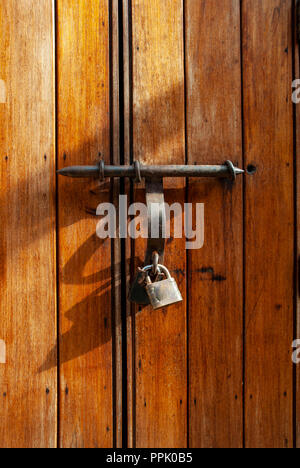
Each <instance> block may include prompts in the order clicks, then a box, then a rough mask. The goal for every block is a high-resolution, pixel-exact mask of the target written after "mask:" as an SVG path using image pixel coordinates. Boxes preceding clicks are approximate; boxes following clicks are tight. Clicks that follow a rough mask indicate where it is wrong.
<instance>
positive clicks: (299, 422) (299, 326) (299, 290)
mask: <svg viewBox="0 0 300 468" xmlns="http://www.w3.org/2000/svg"><path fill="white" fill-rule="evenodd" d="M295 31H296V28H295ZM295 39H296V43H295V79H300V48H299V43H298V41H297V38H295ZM298 89H299V87H298ZM293 91H295V89H293ZM298 96H299V94H298ZM295 118H296V152H295V156H296V174H295V176H296V196H297V198H296V211H297V246H296V250H297V251H296V262H297V279H296V337H295V339H297V340H300V103H298V104H297V105H296V113H295ZM298 349H299V346H298ZM298 356H299V354H298ZM295 399H296V406H295V410H296V415H295V416H294V417H295V421H296V434H295V436H296V437H295V439H296V448H300V365H299V364H298V365H297V367H296V395H295Z"/></svg>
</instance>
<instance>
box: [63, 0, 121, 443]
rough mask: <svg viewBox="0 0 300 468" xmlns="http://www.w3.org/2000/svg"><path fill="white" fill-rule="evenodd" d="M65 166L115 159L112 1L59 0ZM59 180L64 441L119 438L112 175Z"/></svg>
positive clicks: (92, 441) (100, 440)
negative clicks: (107, 234)
mask: <svg viewBox="0 0 300 468" xmlns="http://www.w3.org/2000/svg"><path fill="white" fill-rule="evenodd" d="M57 8H58V10H57V15H58V32H57V43H58V44H57V47H58V153H59V154H58V157H59V167H63V166H66V165H68V166H69V165H76V164H91V163H93V162H94V161H95V160H96V159H97V157H98V155H99V154H100V153H101V156H102V157H103V158H104V159H105V161H106V163H109V161H110V157H111V156H110V99H109V93H110V86H109V2H108V0H105V1H102V2H99V1H98V0H89V1H86V0H79V1H77V2H74V1H72V0H58V2H57ZM96 184H97V183H96V182H91V183H90V182H89V181H87V180H83V181H82V180H77V181H76V180H75V181H74V180H60V183H59V228H60V231H59V284H60V295H59V308H60V365H61V373H60V400H61V403H60V443H61V446H62V447H85V448H89V447H101V448H103V447H105V448H106V447H112V446H113V388H112V383H113V374H112V372H113V371H112V366H113V357H112V352H113V346H112V333H113V332H112V321H111V301H112V298H111V280H112V265H111V260H112V259H111V254H112V251H111V240H110V239H107V240H105V241H101V240H100V239H99V238H98V237H97V236H96V223H97V221H98V220H97V219H96V218H95V217H93V215H91V214H89V213H93V212H95V209H96V207H97V205H98V204H99V203H103V202H108V201H110V194H111V190H110V183H109V182H107V183H105V184H102V185H101V187H100V188H99V187H98V188H97V187H95V186H96Z"/></svg>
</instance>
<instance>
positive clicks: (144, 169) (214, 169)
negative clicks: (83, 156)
mask: <svg viewBox="0 0 300 468" xmlns="http://www.w3.org/2000/svg"><path fill="white" fill-rule="evenodd" d="M57 172H58V174H60V175H62V176H66V177H74V178H100V179H101V180H103V179H105V178H114V177H129V178H131V179H134V180H135V182H141V179H163V178H165V177H171V178H173V177H183V178H190V177H194V178H198V177H199V178H201V177H211V178H216V179H231V180H235V179H236V176H237V175H239V174H243V173H244V171H243V170H242V169H239V168H237V167H234V165H233V163H232V162H231V161H226V163H225V164H223V165H221V166H192V165H190V166H188V165H186V166H175V165H174V166H144V165H142V164H140V163H139V162H138V161H137V162H135V163H134V164H133V165H132V166H106V165H105V164H104V161H100V163H99V164H98V165H97V166H72V167H65V168H64V169H61V170H59V171H57Z"/></svg>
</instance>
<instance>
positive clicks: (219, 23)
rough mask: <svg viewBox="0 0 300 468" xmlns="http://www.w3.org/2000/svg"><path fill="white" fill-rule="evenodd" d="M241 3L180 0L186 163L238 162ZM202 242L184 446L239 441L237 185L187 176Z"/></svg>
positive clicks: (192, 311)
mask: <svg viewBox="0 0 300 468" xmlns="http://www.w3.org/2000/svg"><path fill="white" fill-rule="evenodd" d="M240 65H241V64H240V6H239V2H238V1H236V0H225V1H223V2H222V7H221V8H220V2H219V0H210V1H209V2H207V1H205V0H201V1H198V2H195V1H193V0H186V76H187V137H188V141H187V146H188V163H189V164H223V163H224V161H226V160H227V159H231V160H232V161H233V162H234V163H235V164H237V165H239V167H241V166H242V129H241V68H240ZM189 202H190V203H193V204H195V203H200V202H201V203H204V204H205V243H204V247H203V248H202V249H201V250H191V251H190V252H189V293H188V296H189V384H190V388H189V396H190V398H189V406H190V411H189V417H190V421H189V430H190V441H189V443H190V447H205V448H208V447H214V448H220V447H221V448H239V447H241V446H242V441H243V410H242V408H243V407H242V401H243V392H242V378H243V370H242V369H243V367H242V362H243V360H242V356H243V200H242V179H241V178H239V179H238V180H237V182H236V184H235V185H233V186H232V185H231V184H230V183H226V182H225V183H224V182H218V181H215V180H212V181H190V184H189Z"/></svg>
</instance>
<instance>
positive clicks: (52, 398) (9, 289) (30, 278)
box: [0, 0, 57, 448]
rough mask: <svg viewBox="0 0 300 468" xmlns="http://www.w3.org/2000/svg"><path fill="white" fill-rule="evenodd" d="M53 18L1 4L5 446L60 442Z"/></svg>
mask: <svg viewBox="0 0 300 468" xmlns="http://www.w3.org/2000/svg"><path fill="white" fill-rule="evenodd" d="M53 19H54V4H53V2H52V1H49V0H41V1H39V2H36V1H34V0H11V1H9V2H1V4H0V87H1V93H0V95H1V96H0V186H1V195H0V215H1V223H0V263H1V266H0V285H1V286H0V288H1V296H0V314H1V321H0V340H2V345H3V346H2V348H3V349H2V351H3V352H2V354H1V363H0V414H1V425H0V446H1V448H54V447H55V446H56V439H57V426H56V422H57V421H56V419H57V418H56V414H57V411H56V402H57V379H56V280H55V277H56V266H55V259H56V252H55V149H54V143H55V134H54V131H55V125H54V116H55V109H54V59H53V58H54V48H53V31H54V21H53ZM51 349H53V360H54V366H53V367H52V368H51V369H43V363H44V361H45V359H46V357H47V353H48V352H49V351H50V350H51Z"/></svg>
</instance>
